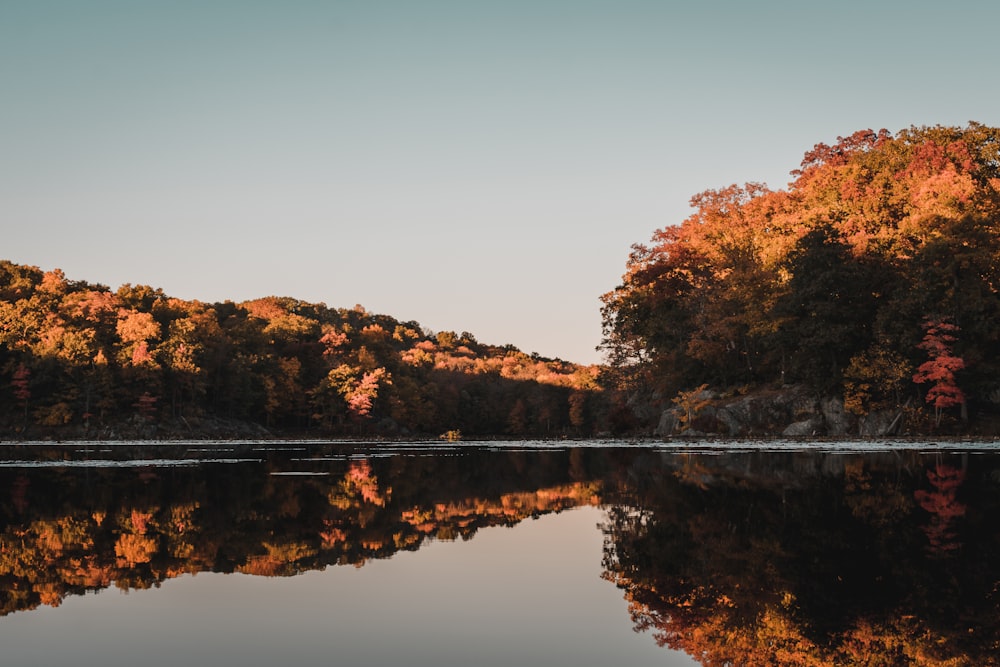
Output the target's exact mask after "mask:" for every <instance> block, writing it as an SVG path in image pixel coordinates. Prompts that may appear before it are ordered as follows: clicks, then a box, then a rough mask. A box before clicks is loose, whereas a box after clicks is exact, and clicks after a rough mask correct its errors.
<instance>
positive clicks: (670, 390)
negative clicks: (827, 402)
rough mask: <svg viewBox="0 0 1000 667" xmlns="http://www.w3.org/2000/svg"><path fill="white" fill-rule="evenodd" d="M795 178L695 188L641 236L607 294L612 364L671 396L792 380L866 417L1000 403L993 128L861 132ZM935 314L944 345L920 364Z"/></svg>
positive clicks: (997, 146) (998, 203)
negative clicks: (840, 399) (779, 186)
mask: <svg viewBox="0 0 1000 667" xmlns="http://www.w3.org/2000/svg"><path fill="white" fill-rule="evenodd" d="M792 177H793V180H792V181H791V182H790V183H789V185H788V187H787V189H785V190H771V189H769V188H768V187H766V186H764V185H761V184H758V183H748V184H746V185H744V186H738V185H731V186H729V187H726V188H721V189H718V190H708V191H706V192H703V193H701V194H699V195H696V196H695V197H693V198H692V199H691V205H692V207H693V208H694V213H693V214H692V215H691V216H690V217H689V218H688V219H686V220H684V221H683V222H682V223H680V224H679V225H674V226H668V227H665V228H664V229H661V230H658V231H657V232H655V233H654V234H653V237H652V239H651V241H650V242H649V243H647V244H637V245H635V246H633V249H632V252H631V254H630V255H629V257H628V261H627V263H626V272H625V274H624V276H623V278H622V282H621V284H620V285H618V286H617V287H616V288H615V289H613V290H612V291H610V292H608V293H607V294H605V295H604V296H603V297H602V302H603V307H602V313H603V323H604V343H603V345H604V347H605V349H606V350H607V352H608V358H609V361H610V362H611V363H612V364H613V365H615V366H616V367H617V369H618V371H619V374H620V375H622V376H624V377H628V378H630V379H632V380H633V381H640V382H643V383H645V384H646V385H647V386H649V387H651V388H652V389H654V390H656V391H659V392H663V393H665V394H668V395H673V394H676V393H677V392H678V391H682V390H684V389H686V388H690V387H694V386H697V385H700V384H702V383H708V384H710V385H714V386H722V387H727V386H736V385H751V386H757V385H762V384H770V383H781V384H787V383H798V384H804V385H806V386H808V387H811V388H813V389H814V390H816V392H817V393H820V394H824V395H837V394H840V395H842V396H844V398H845V404H846V405H847V406H848V408H849V409H852V410H854V411H855V412H858V413H864V412H865V411H867V410H870V409H872V408H874V407H880V406H884V405H885V404H886V403H892V402H896V403H898V402H901V401H905V400H906V398H910V399H911V400H912V399H913V398H917V399H918V400H917V401H915V404H917V403H919V404H924V403H927V404H928V406H929V407H933V408H935V410H937V411H938V414H937V417H938V421H940V416H941V414H940V410H941V409H943V408H949V407H951V406H954V405H959V404H960V405H962V407H963V409H964V408H965V407H966V402H968V403H970V404H973V405H976V406H978V407H980V408H983V407H988V406H989V405H991V404H992V403H995V402H996V401H997V399H1000V373H998V371H1000V355H998V335H1000V298H998V288H1000V129H997V128H991V127H987V126H984V125H982V124H979V123H975V122H970V123H969V124H968V125H967V126H966V127H943V126H934V127H911V128H909V129H905V130H902V131H900V132H898V133H896V134H895V135H893V134H890V133H889V132H888V131H886V130H880V131H878V132H875V131H872V130H862V131H858V132H855V133H854V134H852V135H850V136H848V137H840V138H838V140H837V142H836V143H835V144H833V145H827V144H823V143H820V144H817V145H816V146H815V147H814V148H813V149H812V150H810V151H809V152H807V153H806V154H805V156H804V158H803V160H802V163H801V165H800V166H799V168H798V169H796V170H795V171H793V172H792ZM928 322H931V323H933V326H934V327H936V329H935V330H943V329H942V327H944V328H946V329H947V331H948V334H949V337H950V340H949V341H948V343H949V351H948V354H947V355H942V354H936V356H935V353H933V352H932V354H931V358H930V360H929V359H928V348H927V344H926V343H924V342H923V341H924V340H925V336H926V335H927V332H928V326H930V325H928ZM942 358H944V359H947V360H948V364H949V366H948V373H942V372H938V373H936V374H935V375H933V376H932V375H928V373H927V370H926V369H927V368H929V367H928V366H926V365H925V364H926V363H928V362H929V361H931V362H934V361H935V360H938V361H937V363H936V368H937V369H938V371H940V369H941V368H942V364H943V363H944V362H942V361H940V360H941V359H942ZM932 365H934V364H932ZM921 369H924V370H921ZM932 378H933V379H934V380H935V381H936V384H930V385H928V384H927V383H928V382H929V381H930V380H931V379H932ZM949 383H950V384H949ZM946 384H949V386H945V385H946ZM963 414H964V413H963Z"/></svg>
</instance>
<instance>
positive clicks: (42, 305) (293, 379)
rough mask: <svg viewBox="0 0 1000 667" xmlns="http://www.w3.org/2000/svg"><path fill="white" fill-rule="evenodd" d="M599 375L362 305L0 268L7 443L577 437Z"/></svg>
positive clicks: (0, 420)
mask: <svg viewBox="0 0 1000 667" xmlns="http://www.w3.org/2000/svg"><path fill="white" fill-rule="evenodd" d="M598 370H599V369H598V367H596V366H590V367H585V366H579V365H576V364H572V363H569V362H566V361H562V360H559V359H548V358H543V357H540V356H538V355H536V354H526V353H524V352H522V351H521V350H519V349H517V348H516V347H514V346H512V345H503V346H498V345H487V344H483V343H480V342H479V341H477V340H476V338H475V337H474V336H473V335H472V334H470V333H467V332H463V333H461V334H458V333H455V332H451V331H445V332H440V333H433V332H430V331H427V330H425V329H424V328H422V327H421V326H420V325H419V324H418V323H417V322H413V321H407V322H401V321H398V320H396V319H394V318H393V317H390V316H388V315H378V314H374V313H370V312H368V311H366V310H365V309H364V308H363V307H361V306H355V307H354V308H330V307H327V306H326V305H325V304H322V303H307V302H304V301H300V300H297V299H293V298H288V297H266V298H261V299H254V300H251V301H245V302H242V303H234V302H230V301H226V302H222V303H212V304H209V303H202V302H199V301H186V300H182V299H177V298H172V297H170V296H168V295H166V294H164V293H163V291H162V290H161V289H158V288H153V287H150V286H147V285H131V284H125V285H122V286H121V287H119V288H118V289H117V290H111V289H110V288H108V287H106V286H103V285H97V284H90V283H88V282H85V281H77V280H70V279H68V278H67V277H66V276H65V275H64V273H63V272H62V271H60V270H58V269H55V270H52V271H43V270H41V269H39V268H38V267H34V266H27V265H19V264H15V263H12V262H10V261H0V393H3V394H4V400H2V401H0V426H2V428H3V431H4V432H6V433H7V434H8V435H11V434H13V435H20V436H25V435H27V436H29V437H30V436H31V434H32V433H34V434H35V435H44V434H52V433H56V434H60V435H66V436H70V435H86V436H92V437H102V436H108V437H113V436H117V437H133V436H145V437H150V436H157V437H160V436H163V435H173V434H179V435H189V436H198V435H206V434H208V435H212V434H225V433H226V432H227V431H226V430H225V429H226V428H228V429H229V431H228V432H231V433H233V434H236V435H241V434H242V435H246V434H260V433H262V432H263V431H261V430H256V431H254V430H248V428H249V427H247V426H246V425H247V424H253V425H258V426H259V427H260V428H263V429H267V430H268V432H272V433H279V434H280V433H294V434H305V433H313V434H322V435H327V434H342V435H373V434H377V435H388V436H392V435H434V436H436V435H438V434H441V433H443V432H450V433H451V434H453V435H455V434H458V433H463V434H470V435H502V434H509V435H516V436H524V435H537V436H566V435H569V436H573V435H586V434H590V433H593V432H594V431H597V430H601V429H603V428H605V425H604V422H605V421H606V415H607V413H608V408H607V400H608V399H606V398H605V397H604V396H603V395H602V392H600V390H599V387H598V383H597V376H598ZM220 429H222V430H221V431H220Z"/></svg>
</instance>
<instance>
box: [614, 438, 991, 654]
mask: <svg viewBox="0 0 1000 667" xmlns="http://www.w3.org/2000/svg"><path fill="white" fill-rule="evenodd" d="M689 458H693V459H694V460H688V459H689ZM631 469H632V471H633V472H637V470H639V468H638V467H637V466H636V462H633V464H632V468H631ZM695 469H696V470H697V471H698V474H696V475H695V476H693V477H692V470H695ZM998 471H1000V462H998V459H997V457H995V456H986V455H976V456H968V455H952V456H944V455H938V456H934V457H928V456H922V455H920V454H915V453H905V454H896V453H885V454H879V455H865V456H861V455H850V456H848V455H843V454H818V453H812V454H809V453H795V454H788V453H786V454H776V453H771V454H761V453H757V454H729V455H722V456H694V457H690V456H689V457H685V456H676V457H670V458H660V459H652V458H650V460H649V461H647V462H646V464H645V465H644V466H642V467H641V474H636V475H634V476H633V478H632V479H631V483H630V486H629V487H628V488H627V489H621V488H620V487H619V489H618V492H619V493H622V495H621V497H620V498H619V499H616V500H612V499H611V498H610V497H607V498H606V500H609V501H612V502H613V503H614V504H613V506H612V507H611V508H610V509H609V512H608V520H607V522H606V524H605V526H604V531H605V536H606V537H605V557H604V568H605V574H604V576H605V577H606V578H607V579H609V580H610V581H613V582H615V583H616V584H617V585H618V586H619V587H621V588H622V589H624V591H625V595H626V597H627V599H628V601H629V605H630V612H631V614H632V619H633V621H634V623H635V627H636V628H637V629H640V630H648V631H651V632H652V633H653V634H654V636H655V637H656V640H657V642H658V643H660V644H661V645H663V646H668V647H671V648H675V649H682V650H684V651H686V652H688V653H689V654H691V655H692V656H694V657H695V658H696V659H698V660H699V661H700V662H702V663H703V664H705V665H831V666H832V665H949V666H952V665H994V664H998V660H1000V658H998V657H997V656H998V649H1000V632H998V631H1000V623H998V621H1000V617H998V597H997V595H998V581H1000V550H998V546H1000V545H998V537H1000V531H998V529H997V525H998V524H997V516H998V513H997V510H998V502H1000V489H998V481H1000V478H998Z"/></svg>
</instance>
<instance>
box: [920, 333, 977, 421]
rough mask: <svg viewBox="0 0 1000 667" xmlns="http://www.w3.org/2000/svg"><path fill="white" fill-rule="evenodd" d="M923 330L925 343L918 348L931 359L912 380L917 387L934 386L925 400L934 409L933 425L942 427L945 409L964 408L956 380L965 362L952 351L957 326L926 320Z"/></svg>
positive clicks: (961, 394)
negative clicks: (956, 375)
mask: <svg viewBox="0 0 1000 667" xmlns="http://www.w3.org/2000/svg"><path fill="white" fill-rule="evenodd" d="M924 331H925V333H924V340H923V342H921V343H920V345H918V346H917V347H919V348H920V349H921V350H924V351H925V352H926V353H927V356H928V357H930V358H929V359H928V360H927V361H925V362H924V363H922V364H920V366H919V367H917V372H916V373H914V374H913V381H914V382H916V383H917V384H925V383H932V384H931V386H930V388H929V389H928V390H927V394H926V396H925V397H924V399H925V400H926V402H927V403H929V404H931V405H932V406H934V425H935V426H940V424H941V416H942V415H943V413H944V410H945V409H946V408H950V407H954V406H956V405H959V406H964V405H965V393H964V392H963V391H962V390H961V389H960V388H959V386H958V383H957V381H956V379H955V373H957V372H958V371H960V370H962V369H963V368H965V362H964V361H963V360H962V358H961V357H956V356H955V355H954V353H953V352H952V348H953V346H954V344H955V342H956V341H957V340H958V336H957V334H958V327H957V326H956V325H954V324H952V323H950V322H948V321H946V320H942V319H934V318H927V319H926V320H925V321H924ZM963 412H964V411H963ZM963 416H964V415H963Z"/></svg>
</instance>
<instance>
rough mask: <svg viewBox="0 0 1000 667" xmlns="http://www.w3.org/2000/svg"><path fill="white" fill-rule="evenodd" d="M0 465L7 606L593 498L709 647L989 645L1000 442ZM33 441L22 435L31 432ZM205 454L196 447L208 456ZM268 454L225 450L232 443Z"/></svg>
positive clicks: (289, 452)
mask: <svg viewBox="0 0 1000 667" xmlns="http://www.w3.org/2000/svg"><path fill="white" fill-rule="evenodd" d="M137 452H141V456H144V457H146V458H148V459H150V460H149V461H148V465H136V464H135V461H132V462H131V463H130V464H129V465H126V466H120V465H113V464H112V463H111V462H108V461H106V462H105V463H103V464H97V465H84V464H85V463H87V462H86V461H84V459H88V458H90V457H92V456H93V454H92V453H84V454H81V453H80V451H79V450H78V449H74V448H72V447H58V446H50V447H44V448H43V447H37V448H34V449H32V451H31V453H32V457H33V459H36V460H47V461H48V464H49V467H33V466H31V465H28V464H27V463H18V464H15V465H10V464H8V465H7V466H6V467H2V468H0V489H3V490H4V492H3V495H2V498H0V502H2V505H0V521H2V523H0V611H2V613H3V614H9V613H12V612H19V611H25V610H29V609H32V608H35V607H38V606H39V605H50V606H58V605H59V604H60V602H61V601H62V600H63V599H64V598H65V596H67V595H74V594H82V593H84V592H86V591H88V590H95V589H100V588H106V587H109V586H117V587H119V588H123V589H132V588H149V587H152V586H157V585H159V584H160V583H161V582H162V581H164V580H166V579H169V578H171V577H176V576H178V575H180V574H183V573H196V572H201V571H213V572H243V573H247V574H251V575H259V576H288V575H294V574H297V573H300V572H305V571H308V570H316V569H322V568H324V567H327V566H330V565H335V564H350V565H354V566H357V567H360V566H363V565H364V564H365V563H366V562H367V561H369V560H370V559H373V558H386V557H389V556H391V555H392V554H394V553H397V552H398V551H400V550H415V549H418V548H419V547H420V546H421V545H422V544H425V543H426V542H427V541H428V540H454V539H471V538H472V537H473V536H474V535H475V533H476V531H478V530H479V529H480V528H483V527H486V526H495V525H513V524H515V523H517V522H519V521H521V520H523V519H525V518H527V517H532V516H538V515H540V514H544V513H547V512H553V511H559V510H562V509H566V508H569V507H575V506H579V505H603V506H605V507H606V510H607V519H606V521H605V523H604V525H603V530H604V533H605V555H604V562H603V570H604V573H603V576H604V577H605V578H606V579H608V580H609V581H611V582H614V583H615V584H616V585H618V586H619V587H620V588H622V589H623V591H624V594H625V596H626V599H627V600H628V602H629V608H630V613H631V615H632V619H633V622H634V624H635V627H636V628H637V629H638V630H640V631H648V632H650V633H651V634H652V635H653V636H654V637H655V638H656V640H657V641H658V642H659V643H660V644H662V645H664V646H668V647H671V648H675V649H681V650H684V651H686V652H688V653H689V654H691V655H692V656H694V657H695V658H696V659H697V660H698V661H699V662H701V663H703V664H705V665H847V664H849V665H911V664H916V665H949V666H951V665H966V664H968V665H990V664H997V662H996V661H997V658H995V657H994V656H995V655H996V654H997V652H998V649H1000V615H998V611H1000V610H998V594H1000V589H998V586H1000V562H998V559H1000V549H998V546H1000V545H998V544H997V542H998V539H1000V530H998V529H997V525H998V524H997V522H996V517H997V510H998V505H1000V488H998V486H1000V458H998V457H997V456H994V455H992V454H984V453H979V454H974V455H968V454H948V455H946V454H935V455H929V454H921V453H918V452H913V451H908V452H882V453H869V454H844V453H839V454H834V453H821V452H771V453H765V452H745V453H733V452H729V453H727V452H721V453H720V452H714V453H711V454H708V453H706V454H683V453H674V452H671V451H665V450H657V449H654V448H644V447H629V448H600V447H579V448H577V447H568V448H562V449H531V448H518V449H516V450H515V449H513V448H510V449H505V448H502V447H494V448H489V449H487V448H475V447H461V448H452V449H444V450H418V449H411V450H403V449H398V448H397V449H391V448H390V449H378V448H352V447H349V446H345V445H340V446H310V447H309V448H307V449H301V448H299V449H295V448H284V449H282V448H276V449H273V450H269V451H266V452H261V451H259V450H255V449H253V448H252V447H251V446H249V445H248V446H246V447H242V448H239V447H237V448H235V451H234V452H232V453H230V454H227V455H226V456H227V457H229V458H230V459H232V460H230V461H229V462H221V461H216V462H211V463H208V462H200V463H199V464H197V465H173V464H176V463H179V462H182V461H180V460H179V459H182V458H185V457H189V456H192V454H191V453H190V452H184V450H177V449H171V448H169V447H167V446H158V447H150V446H147V447H144V448H143V449H142V450H134V451H127V452H126V450H124V449H119V450H114V452H113V453H111V454H107V455H106V456H107V457H108V458H115V457H118V458H128V457H136V456H139V455H140V454H139V453H137ZM16 455H17V456H19V457H23V456H24V452H23V451H21V452H17V453H16ZM195 455H198V454H195ZM241 456H243V457H245V458H255V457H256V458H259V459H262V460H259V461H258V460H254V461H248V462H242V463H241V462H235V459H237V458H239V457H241Z"/></svg>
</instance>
